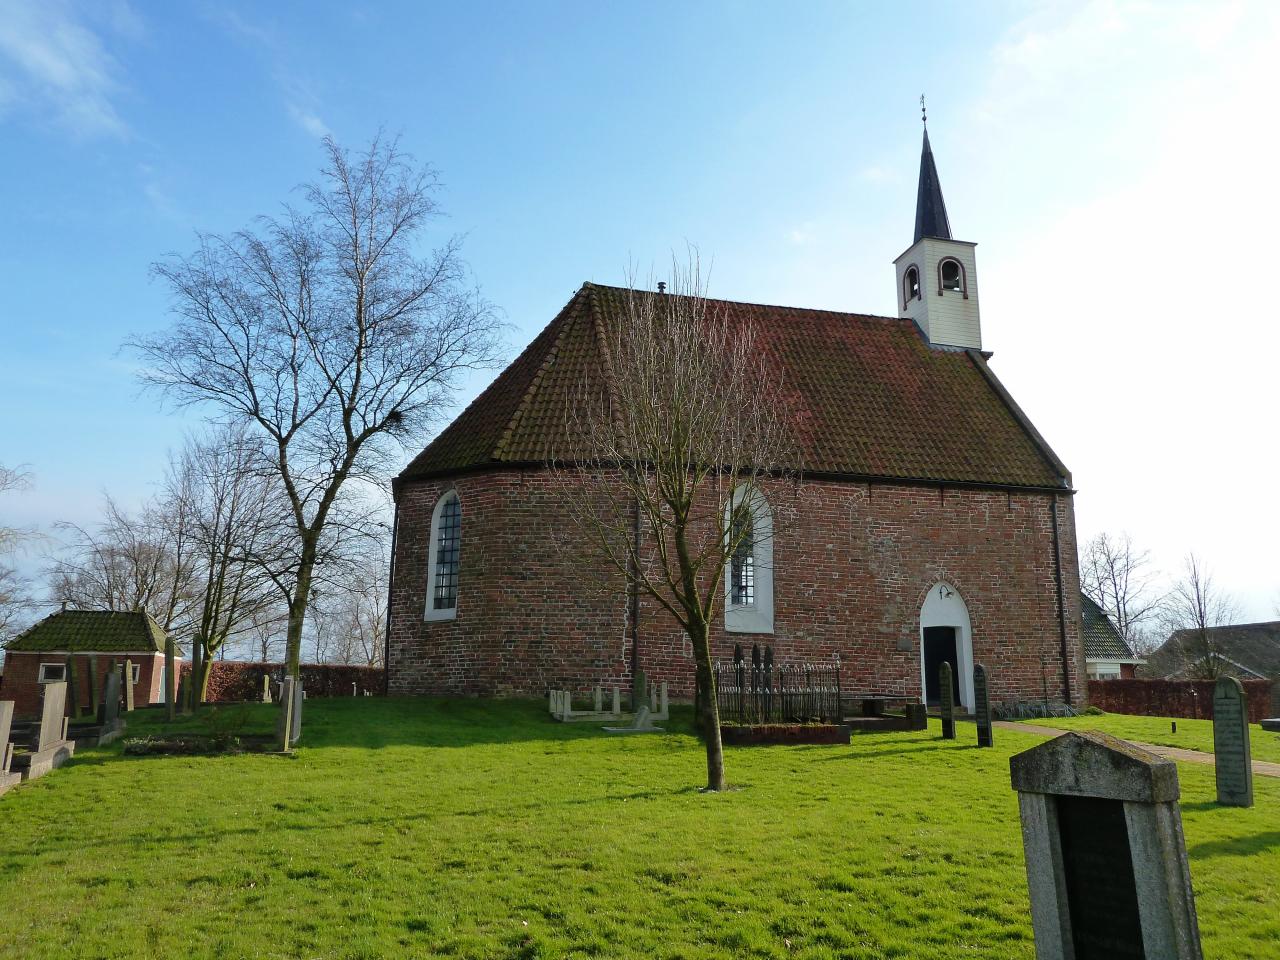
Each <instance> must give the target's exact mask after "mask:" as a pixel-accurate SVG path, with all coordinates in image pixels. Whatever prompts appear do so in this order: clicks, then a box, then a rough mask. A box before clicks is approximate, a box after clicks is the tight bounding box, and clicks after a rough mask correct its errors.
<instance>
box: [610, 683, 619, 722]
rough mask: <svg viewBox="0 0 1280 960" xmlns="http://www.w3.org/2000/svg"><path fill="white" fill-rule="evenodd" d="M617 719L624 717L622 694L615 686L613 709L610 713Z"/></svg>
mask: <svg viewBox="0 0 1280 960" xmlns="http://www.w3.org/2000/svg"><path fill="white" fill-rule="evenodd" d="M609 712H610V713H612V714H613V715H614V716H615V717H617V716H621V715H622V693H621V692H620V691H619V690H618V688H617V686H616V685H615V686H614V688H613V709H612V710H610V711H609Z"/></svg>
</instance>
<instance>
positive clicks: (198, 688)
mask: <svg viewBox="0 0 1280 960" xmlns="http://www.w3.org/2000/svg"><path fill="white" fill-rule="evenodd" d="M211 666H212V659H211V658H210V657H205V658H204V659H203V660H201V661H200V675H199V676H198V677H197V678H196V679H195V682H194V683H192V684H191V689H192V690H194V691H195V697H196V703H197V704H201V703H204V702H205V700H206V699H207V698H208V696H209V674H210V673H211V672H212V671H211V669H210V667H211Z"/></svg>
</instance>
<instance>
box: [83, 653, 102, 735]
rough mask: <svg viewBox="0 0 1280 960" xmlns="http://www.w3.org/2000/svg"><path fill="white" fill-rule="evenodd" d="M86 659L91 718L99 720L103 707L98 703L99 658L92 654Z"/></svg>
mask: <svg viewBox="0 0 1280 960" xmlns="http://www.w3.org/2000/svg"><path fill="white" fill-rule="evenodd" d="M86 659H87V661H88V664H89V716H91V717H93V718H95V719H97V716H98V711H99V709H100V708H101V706H102V705H101V704H100V703H99V702H98V658H97V656H95V655H94V654H92V653H91V654H89V656H88V657H87V658H86Z"/></svg>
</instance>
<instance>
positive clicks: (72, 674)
mask: <svg viewBox="0 0 1280 960" xmlns="http://www.w3.org/2000/svg"><path fill="white" fill-rule="evenodd" d="M76 673H77V671H76V658H75V657H67V672H66V678H67V706H68V707H69V708H70V709H71V717H72V719H75V718H77V717H79V716H80V701H79V693H80V678H79V677H78V676H76Z"/></svg>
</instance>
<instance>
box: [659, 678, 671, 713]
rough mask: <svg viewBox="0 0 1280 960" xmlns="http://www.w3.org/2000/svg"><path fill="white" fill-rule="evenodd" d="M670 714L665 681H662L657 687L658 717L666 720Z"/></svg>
mask: <svg viewBox="0 0 1280 960" xmlns="http://www.w3.org/2000/svg"><path fill="white" fill-rule="evenodd" d="M670 716H671V704H670V701H669V700H668V699H667V681H665V680H663V681H662V686H661V687H659V688H658V717H659V718H660V719H663V720H666V719H667V718H668V717H670Z"/></svg>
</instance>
